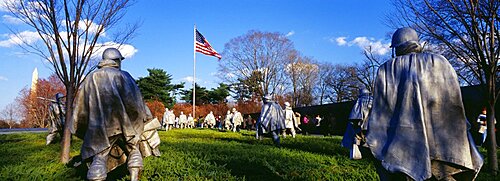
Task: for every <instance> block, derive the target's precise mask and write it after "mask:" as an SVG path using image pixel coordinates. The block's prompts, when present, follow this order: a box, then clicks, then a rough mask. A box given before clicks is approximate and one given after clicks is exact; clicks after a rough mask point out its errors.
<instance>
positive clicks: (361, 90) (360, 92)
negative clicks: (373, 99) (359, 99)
mask: <svg viewBox="0 0 500 181" xmlns="http://www.w3.org/2000/svg"><path fill="white" fill-rule="evenodd" d="M359 94H360V95H370V91H369V90H368V89H366V88H360V89H359Z"/></svg>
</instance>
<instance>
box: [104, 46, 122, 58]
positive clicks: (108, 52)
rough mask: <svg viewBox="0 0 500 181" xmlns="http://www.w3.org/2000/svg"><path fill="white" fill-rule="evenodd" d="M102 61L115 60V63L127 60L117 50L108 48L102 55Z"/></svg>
mask: <svg viewBox="0 0 500 181" xmlns="http://www.w3.org/2000/svg"><path fill="white" fill-rule="evenodd" d="M102 59H103V60H114V61H121V60H123V59H125V57H123V56H122V54H121V53H120V51H119V50H118V49H116V48H107V49H106V50H104V52H103V53H102Z"/></svg>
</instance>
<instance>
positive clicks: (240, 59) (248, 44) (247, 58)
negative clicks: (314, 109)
mask: <svg viewBox="0 0 500 181" xmlns="http://www.w3.org/2000/svg"><path fill="white" fill-rule="evenodd" d="M292 52H294V48H293V43H292V42H291V41H290V40H289V39H288V38H287V37H286V36H285V35H283V34H282V33H270V32H261V31H255V30H254V31H249V32H248V33H247V34H245V35H242V36H238V37H236V38H233V39H231V40H230V41H229V42H228V43H226V44H225V48H224V51H223V55H224V56H223V57H224V58H223V59H222V60H221V61H220V63H219V69H220V71H221V72H223V73H224V75H230V76H224V77H221V78H222V79H224V80H225V81H228V82H230V83H231V84H234V83H238V82H240V81H239V80H256V81H257V82H258V83H259V85H258V89H257V92H256V94H258V96H262V95H264V94H282V93H284V91H285V89H284V87H283V85H284V83H285V81H286V78H285V76H284V65H285V63H286V60H287V59H288V58H289V55H290V53H292ZM255 75H258V77H255ZM254 83H255V82H254ZM248 86H251V87H253V86H254V85H248Z"/></svg>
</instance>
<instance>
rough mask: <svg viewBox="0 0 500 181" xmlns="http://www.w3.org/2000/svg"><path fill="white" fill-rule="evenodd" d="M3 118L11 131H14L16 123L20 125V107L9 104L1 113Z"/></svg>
mask: <svg viewBox="0 0 500 181" xmlns="http://www.w3.org/2000/svg"><path fill="white" fill-rule="evenodd" d="M1 116H2V118H3V120H4V121H5V123H7V125H9V129H12V126H14V125H15V124H16V123H19V118H20V116H19V105H17V104H15V102H14V103H10V104H7V106H5V108H4V109H3V110H2V112H1Z"/></svg>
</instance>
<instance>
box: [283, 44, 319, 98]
mask: <svg viewBox="0 0 500 181" xmlns="http://www.w3.org/2000/svg"><path fill="white" fill-rule="evenodd" d="M318 72H319V67H318V65H317V64H316V63H314V61H313V60H312V58H310V57H304V56H301V55H299V54H298V53H293V54H292V57H291V58H290V59H289V63H287V64H286V67H285V73H286V75H287V77H289V81H290V83H291V87H292V92H291V93H292V106H294V107H295V106H306V105H311V104H312V102H313V95H312V93H313V88H314V84H315V83H316V79H317V78H318Z"/></svg>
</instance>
